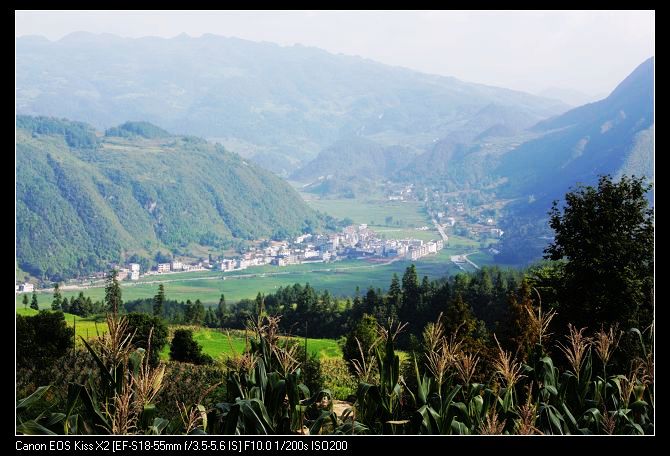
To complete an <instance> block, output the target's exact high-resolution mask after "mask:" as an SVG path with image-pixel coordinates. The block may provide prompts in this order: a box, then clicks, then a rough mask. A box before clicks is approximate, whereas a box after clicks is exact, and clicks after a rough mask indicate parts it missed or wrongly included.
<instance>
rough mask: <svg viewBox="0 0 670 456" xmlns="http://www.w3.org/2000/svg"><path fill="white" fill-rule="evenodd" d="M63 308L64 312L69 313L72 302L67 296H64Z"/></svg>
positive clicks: (61, 305)
mask: <svg viewBox="0 0 670 456" xmlns="http://www.w3.org/2000/svg"><path fill="white" fill-rule="evenodd" d="M60 307H61V309H62V310H63V312H65V313H68V312H70V302H69V301H68V299H67V298H63V302H62V303H61V304H60Z"/></svg>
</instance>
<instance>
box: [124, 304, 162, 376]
mask: <svg viewBox="0 0 670 456" xmlns="http://www.w3.org/2000/svg"><path fill="white" fill-rule="evenodd" d="M127 321H128V326H127V328H126V334H129V335H132V334H134V337H133V339H132V343H133V345H134V346H135V347H136V348H143V349H145V350H149V364H150V365H151V366H153V367H155V366H157V365H158V362H159V360H160V353H161V351H162V350H163V347H165V345H166V344H167V342H168V328H167V325H166V324H165V322H164V321H163V319H162V318H160V317H157V316H151V315H148V314H145V313H140V312H131V313H129V314H128V315H127ZM149 335H151V344H149Z"/></svg>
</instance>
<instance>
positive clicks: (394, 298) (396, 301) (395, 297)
mask: <svg viewBox="0 0 670 456" xmlns="http://www.w3.org/2000/svg"><path fill="white" fill-rule="evenodd" d="M387 299H388V302H389V307H390V308H391V309H395V313H397V312H398V309H399V308H400V306H401V305H402V290H401V289H400V279H399V278H398V274H396V273H395V272H394V273H393V278H392V279H391V285H390V286H389V292H388V297H387Z"/></svg>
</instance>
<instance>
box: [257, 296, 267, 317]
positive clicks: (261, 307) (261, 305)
mask: <svg viewBox="0 0 670 456" xmlns="http://www.w3.org/2000/svg"><path fill="white" fill-rule="evenodd" d="M264 313H265V297H264V296H263V295H262V294H261V293H258V294H257V295H256V314H257V315H258V316H261V315H263V314H264Z"/></svg>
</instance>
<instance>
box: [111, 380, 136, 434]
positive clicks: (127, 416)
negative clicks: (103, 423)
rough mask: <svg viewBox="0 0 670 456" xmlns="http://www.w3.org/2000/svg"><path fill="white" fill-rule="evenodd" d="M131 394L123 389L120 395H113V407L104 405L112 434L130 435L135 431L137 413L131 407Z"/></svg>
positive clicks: (128, 389)
mask: <svg viewBox="0 0 670 456" xmlns="http://www.w3.org/2000/svg"><path fill="white" fill-rule="evenodd" d="M132 402H133V392H132V390H131V389H130V388H124V390H123V392H122V393H121V394H116V395H114V400H113V402H112V404H113V406H112V407H110V405H109V404H107V403H105V404H104V413H105V415H107V416H108V417H109V423H110V429H108V431H109V432H110V433H112V434H132V433H133V431H134V430H135V429H136V424H137V412H136V410H135V408H134V407H133V404H132Z"/></svg>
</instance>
